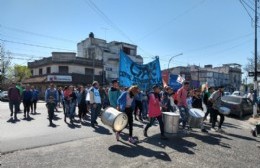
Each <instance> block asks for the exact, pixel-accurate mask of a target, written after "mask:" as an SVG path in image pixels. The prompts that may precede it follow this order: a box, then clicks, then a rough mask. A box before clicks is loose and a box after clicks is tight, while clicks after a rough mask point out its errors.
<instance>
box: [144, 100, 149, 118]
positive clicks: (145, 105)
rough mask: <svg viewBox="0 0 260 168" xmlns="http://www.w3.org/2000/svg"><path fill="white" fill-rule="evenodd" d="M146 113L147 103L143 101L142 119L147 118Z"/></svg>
mask: <svg viewBox="0 0 260 168" xmlns="http://www.w3.org/2000/svg"><path fill="white" fill-rule="evenodd" d="M147 113H148V103H147V101H143V117H147Z"/></svg>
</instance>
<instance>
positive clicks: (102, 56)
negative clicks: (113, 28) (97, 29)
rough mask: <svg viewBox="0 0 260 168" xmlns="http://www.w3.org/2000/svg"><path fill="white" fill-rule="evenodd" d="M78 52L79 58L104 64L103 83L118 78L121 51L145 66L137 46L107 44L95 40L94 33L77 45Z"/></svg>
mask: <svg viewBox="0 0 260 168" xmlns="http://www.w3.org/2000/svg"><path fill="white" fill-rule="evenodd" d="M77 50H78V57H81V58H87V59H95V60H99V61H102V62H103V73H104V76H103V77H104V78H103V83H109V82H110V81H111V80H113V79H117V78H118V75H119V57H120V56H119V53H120V50H122V51H124V52H125V53H126V54H127V55H129V56H130V58H131V59H132V60H133V61H134V62H137V63H139V64H143V58H142V57H141V56H140V55H137V46H136V45H133V44H128V43H124V42H117V41H112V42H109V43H107V42H106V40H103V39H98V38H94V34H93V33H90V35H89V37H88V38H86V39H85V40H83V41H81V42H79V43H78V44H77Z"/></svg>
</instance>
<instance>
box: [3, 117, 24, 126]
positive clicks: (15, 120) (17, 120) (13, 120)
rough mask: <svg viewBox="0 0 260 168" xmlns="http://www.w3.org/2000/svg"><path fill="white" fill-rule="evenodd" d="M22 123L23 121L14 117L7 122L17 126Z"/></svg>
mask: <svg viewBox="0 0 260 168" xmlns="http://www.w3.org/2000/svg"><path fill="white" fill-rule="evenodd" d="M20 121H21V120H19V119H14V118H13V117H12V118H10V119H9V120H7V121H6V122H8V123H12V124H15V123H16V122H20Z"/></svg>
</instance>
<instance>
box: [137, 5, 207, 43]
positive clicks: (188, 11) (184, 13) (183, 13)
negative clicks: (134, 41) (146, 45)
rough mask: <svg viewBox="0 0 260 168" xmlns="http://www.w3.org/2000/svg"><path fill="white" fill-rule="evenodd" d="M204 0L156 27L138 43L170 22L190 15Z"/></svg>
mask: <svg viewBox="0 0 260 168" xmlns="http://www.w3.org/2000/svg"><path fill="white" fill-rule="evenodd" d="M205 1H206V0H202V1H200V2H198V3H196V4H194V5H193V6H191V7H190V8H188V9H187V10H185V11H184V12H182V13H181V14H179V15H177V16H176V17H174V18H172V19H171V20H169V21H168V22H165V23H163V24H161V25H160V26H158V27H157V28H155V29H153V30H152V31H150V32H148V33H146V34H145V35H144V36H143V37H142V38H140V39H139V40H138V41H142V40H143V39H145V38H146V37H148V36H150V35H151V34H153V33H154V32H156V31H159V30H160V29H162V28H164V27H166V26H167V25H169V24H170V23H171V22H173V21H176V20H177V19H179V18H181V17H183V16H185V15H187V14H188V13H190V12H191V11H193V10H194V9H196V8H197V7H199V6H200V5H201V4H203V3H204V2H205Z"/></svg>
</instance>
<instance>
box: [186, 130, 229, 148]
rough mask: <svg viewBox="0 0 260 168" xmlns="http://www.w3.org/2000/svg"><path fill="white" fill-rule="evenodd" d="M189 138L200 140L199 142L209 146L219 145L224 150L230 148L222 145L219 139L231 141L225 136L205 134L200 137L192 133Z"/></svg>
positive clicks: (224, 144) (225, 144) (227, 145)
mask: <svg viewBox="0 0 260 168" xmlns="http://www.w3.org/2000/svg"><path fill="white" fill-rule="evenodd" d="M190 135H191V137H193V138H195V139H197V140H200V141H201V142H204V143H207V144H209V145H219V146H221V147H224V148H231V147H230V145H229V144H227V143H223V142H222V141H221V139H227V140H232V139H231V138H228V137H226V136H223V135H221V134H205V135H200V134H198V133H194V132H192V133H191V134H190Z"/></svg>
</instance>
